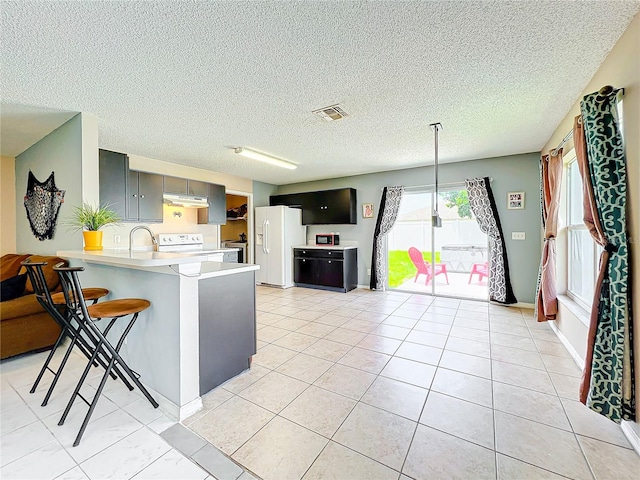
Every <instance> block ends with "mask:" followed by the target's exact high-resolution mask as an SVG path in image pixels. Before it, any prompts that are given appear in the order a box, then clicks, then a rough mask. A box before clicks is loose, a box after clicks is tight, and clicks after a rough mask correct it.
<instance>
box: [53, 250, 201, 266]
mask: <svg viewBox="0 0 640 480" xmlns="http://www.w3.org/2000/svg"><path fill="white" fill-rule="evenodd" d="M56 254H57V255H58V256H59V257H62V258H76V259H80V260H84V261H87V262H93V263H103V264H107V265H120V266H132V267H163V266H167V265H180V264H183V263H200V262H206V261H207V255H205V254H203V255H193V254H190V255H181V254H179V253H173V252H153V251H148V250H133V251H131V250H127V249H124V248H105V249H104V250H93V251H89V250H63V251H59V252H57V253H56Z"/></svg>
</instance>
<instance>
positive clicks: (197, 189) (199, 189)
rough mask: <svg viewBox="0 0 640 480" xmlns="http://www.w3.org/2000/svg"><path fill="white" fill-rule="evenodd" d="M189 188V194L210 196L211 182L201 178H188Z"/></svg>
mask: <svg viewBox="0 0 640 480" xmlns="http://www.w3.org/2000/svg"><path fill="white" fill-rule="evenodd" d="M187 190H188V193H189V195H196V196H198V197H208V196H209V194H210V189H209V184H208V183H206V182H200V181H199V180H187Z"/></svg>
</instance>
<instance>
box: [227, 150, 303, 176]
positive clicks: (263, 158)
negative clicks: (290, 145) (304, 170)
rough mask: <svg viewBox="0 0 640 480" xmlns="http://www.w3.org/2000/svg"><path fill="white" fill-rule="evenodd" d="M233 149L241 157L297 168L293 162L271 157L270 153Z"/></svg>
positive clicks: (292, 168) (291, 168)
mask: <svg viewBox="0 0 640 480" xmlns="http://www.w3.org/2000/svg"><path fill="white" fill-rule="evenodd" d="M233 151H234V152H235V153H238V154H240V155H242V156H243V157H247V158H251V159H253V160H258V161H259V162H264V163H269V164H271V165H275V166H276V167H282V168H288V169H289V170H295V169H296V168H298V166H297V165H296V164H294V163H291V162H287V161H286V160H281V159H279V158H276V157H272V156H271V155H267V154H265V153H260V152H256V151H255V150H249V149H248V148H244V147H237V148H235V149H234V150H233Z"/></svg>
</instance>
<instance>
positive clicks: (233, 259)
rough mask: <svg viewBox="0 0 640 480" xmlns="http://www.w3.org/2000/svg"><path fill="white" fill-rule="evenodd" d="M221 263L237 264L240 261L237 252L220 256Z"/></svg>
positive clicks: (233, 251)
mask: <svg viewBox="0 0 640 480" xmlns="http://www.w3.org/2000/svg"><path fill="white" fill-rule="evenodd" d="M222 261H223V262H224V263H238V262H239V261H240V260H239V258H238V251H237V250H232V251H229V252H224V254H223V256H222Z"/></svg>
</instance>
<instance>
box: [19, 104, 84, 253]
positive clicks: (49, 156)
mask: <svg viewBox="0 0 640 480" xmlns="http://www.w3.org/2000/svg"><path fill="white" fill-rule="evenodd" d="M29 170H31V171H32V172H33V174H34V175H35V176H36V178H37V179H38V180H40V181H41V182H42V181H44V180H46V179H47V177H48V176H49V175H50V174H51V172H52V171H53V172H55V180H56V186H57V187H58V188H59V189H60V190H65V191H66V194H65V197H64V203H63V204H62V206H61V207H60V213H59V216H58V224H57V227H56V230H55V234H54V237H53V239H51V240H43V241H40V240H38V239H37V238H36V237H35V236H34V235H33V233H32V232H31V228H30V226H29V220H28V219H27V214H26V210H25V207H24V195H25V193H26V191H27V179H28V176H29ZM81 203H82V117H81V115H76V116H75V117H73V118H72V119H71V120H69V121H68V122H67V123H65V124H64V125H62V126H60V127H58V128H57V129H56V130H54V131H53V132H51V133H50V134H49V135H47V136H46V137H44V138H43V139H42V140H40V141H39V142H37V143H35V144H34V145H32V146H31V147H29V148H28V149H27V150H25V151H24V152H23V153H21V154H20V155H18V156H17V157H16V249H17V251H18V253H33V254H41V255H55V253H56V252H57V251H58V250H80V249H82V245H83V242H82V233H80V232H71V231H70V230H68V229H67V228H66V227H65V225H64V222H65V221H66V220H67V219H68V217H69V215H70V213H71V212H73V207H74V206H76V205H80V204H81Z"/></svg>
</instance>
